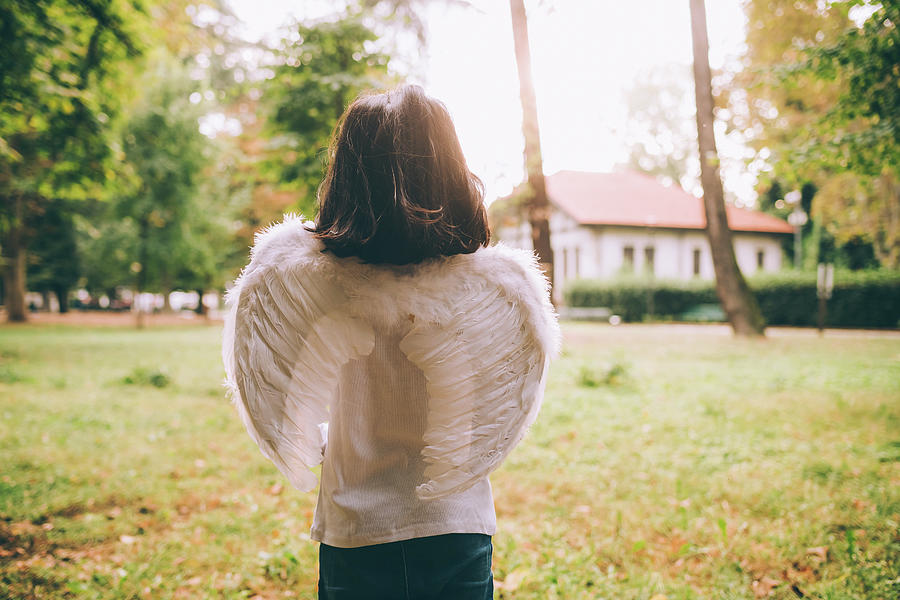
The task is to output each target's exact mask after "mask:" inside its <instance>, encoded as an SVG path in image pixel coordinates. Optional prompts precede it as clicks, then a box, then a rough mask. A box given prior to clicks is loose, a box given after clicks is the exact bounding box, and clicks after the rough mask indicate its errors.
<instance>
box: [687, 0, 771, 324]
mask: <svg viewBox="0 0 900 600" xmlns="http://www.w3.org/2000/svg"><path fill="white" fill-rule="evenodd" d="M690 3H691V34H692V37H693V42H694V44H693V45H694V86H695V90H696V98H697V137H698V139H699V142H700V182H701V183H702V185H703V207H704V211H705V212H706V234H707V236H708V237H709V247H710V250H711V251H712V259H713V267H714V268H715V272H716V293H717V294H718V296H719V300H720V301H721V302H722V308H723V309H724V310H725V314H726V315H727V317H728V321H729V322H730V323H731V328H732V329H733V330H734V333H735V334H737V335H741V336H758V335H762V334H763V331H764V330H765V321H764V320H763V317H762V313H761V312H760V310H759V305H758V304H757V302H756V298H754V297H753V294H752V293H751V292H750V288H749V287H747V282H746V281H744V277H743V275H741V271H740V269H739V268H738V265H737V260H736V259H735V257H734V245H733V244H732V241H731V230H730V229H729V228H728V217H727V215H726V213H725V193H724V191H723V189H722V179H721V177H720V176H719V155H718V153H717V152H716V138H715V133H714V131H713V122H714V119H713V96H712V78H711V75H710V70H709V40H708V38H707V32H706V7H705V6H704V2H703V0H690Z"/></svg>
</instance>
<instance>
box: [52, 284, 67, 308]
mask: <svg viewBox="0 0 900 600" xmlns="http://www.w3.org/2000/svg"><path fill="white" fill-rule="evenodd" d="M54 293H55V294H56V300H57V301H58V302H59V312H60V313H63V314H65V313H67V312H69V288H68V286H64V285H57V286H56V287H55V288H54Z"/></svg>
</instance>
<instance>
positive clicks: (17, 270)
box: [3, 194, 28, 322]
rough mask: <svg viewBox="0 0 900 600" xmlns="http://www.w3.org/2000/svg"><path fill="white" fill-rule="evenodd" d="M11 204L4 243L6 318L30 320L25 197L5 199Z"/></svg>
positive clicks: (21, 320) (15, 195)
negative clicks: (28, 309)
mask: <svg viewBox="0 0 900 600" xmlns="http://www.w3.org/2000/svg"><path fill="white" fill-rule="evenodd" d="M4 200H5V201H6V202H8V203H10V204H11V207H10V208H12V215H11V216H12V218H11V219H10V223H9V228H10V229H9V234H8V235H7V236H6V240H4V243H3V259H4V261H3V262H4V263H5V265H4V269H3V278H4V282H3V283H4V293H5V294H6V298H5V300H6V319H7V320H8V321H10V322H24V321H27V320H28V312H27V311H26V309H25V271H26V263H25V243H24V242H25V240H24V239H23V229H24V226H25V199H24V198H23V197H22V195H21V194H14V195H13V196H11V197H7V198H5V199H4Z"/></svg>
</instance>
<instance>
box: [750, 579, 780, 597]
mask: <svg viewBox="0 0 900 600" xmlns="http://www.w3.org/2000/svg"><path fill="white" fill-rule="evenodd" d="M779 585H781V582H780V581H778V580H777V579H772V578H771V577H763V578H762V579H757V580H756V581H754V582H753V583H751V584H750V588H751V589H752V590H753V594H754V595H755V596H756V597H757V598H765V597H767V596H769V595H771V594H772V590H774V589H775V588H776V587H778V586H779Z"/></svg>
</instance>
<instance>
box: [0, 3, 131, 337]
mask: <svg viewBox="0 0 900 600" xmlns="http://www.w3.org/2000/svg"><path fill="white" fill-rule="evenodd" d="M140 22H141V14H140V11H139V10H138V9H137V8H136V7H135V4H133V3H132V2H128V1H126V0H113V1H108V2H97V1H95V0H81V1H77V2H63V1H62V0H44V1H41V2H25V1H16V0H2V1H0V38H2V40H3V45H4V52H2V53H0V247H2V255H3V270H4V279H5V286H4V287H5V293H6V299H5V300H6V307H7V318H8V319H9V320H11V321H23V320H25V319H26V312H25V305H24V295H25V274H26V264H27V261H26V243H27V235H26V234H25V231H24V228H25V224H26V221H27V220H28V218H29V214H28V212H27V209H28V206H29V205H31V204H34V203H35V202H37V203H40V202H42V201H43V200H45V199H47V198H58V197H72V198H84V197H90V196H91V195H94V194H97V193H99V189H100V187H102V182H103V181H104V180H105V179H106V177H107V176H109V175H110V174H111V172H110V170H109V168H108V167H109V163H108V159H109V156H110V152H109V145H108V141H109V134H110V128H109V126H108V123H109V121H110V118H111V116H112V115H113V114H114V113H115V111H116V109H117V108H118V105H119V103H120V98H121V96H122V90H121V88H118V87H117V86H118V85H119V83H120V80H121V78H122V77H125V76H127V68H126V67H125V65H126V64H127V63H128V62H129V61H130V60H131V59H132V58H133V57H134V56H136V55H137V54H138V53H139V49H138V44H137V42H136V41H135V39H136V35H135V33H134V31H133V29H132V28H130V27H129V26H128V23H140Z"/></svg>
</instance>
